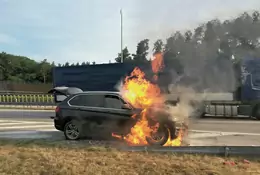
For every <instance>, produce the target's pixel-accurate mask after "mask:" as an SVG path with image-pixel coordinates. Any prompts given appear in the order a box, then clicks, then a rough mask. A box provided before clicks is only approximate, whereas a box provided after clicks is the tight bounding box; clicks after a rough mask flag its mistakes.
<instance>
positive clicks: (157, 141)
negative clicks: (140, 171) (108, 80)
mask: <svg viewBox="0 0 260 175" xmlns="http://www.w3.org/2000/svg"><path fill="white" fill-rule="evenodd" d="M72 89H74V90H75V89H76V88H72ZM50 92H52V93H54V94H55V96H56V100H58V99H57V97H59V96H60V95H66V96H67V98H65V99H63V100H62V101H61V102H60V103H59V104H58V105H57V107H56V110H55V117H54V126H55V128H56V129H57V130H60V131H63V132H64V135H65V138H66V139H68V140H78V139H80V138H82V137H84V136H87V137H92V136H97V135H102V136H105V135H107V136H108V135H112V136H113V137H118V138H120V139H124V140H125V141H126V142H127V143H129V144H131V145H147V144H149V145H165V144H166V143H167V142H168V144H172V143H173V141H174V144H175V145H178V144H180V142H181V140H180V138H179V137H178V135H177V127H176V123H175V122H174V121H172V120H171V118H170V116H169V114H167V113H166V112H165V110H164V109H163V108H158V106H157V107H150V108H145V109H144V108H136V107H134V105H133V104H132V103H131V102H130V101H128V100H127V99H125V98H123V96H122V95H120V93H119V92H109V91H108V92H104V91H95V92H94V91H90V92H83V91H82V92H79V91H77V93H74V94H72V92H75V91H73V90H71V88H59V87H57V88H54V89H53V90H52V91H50ZM68 92H70V95H68V94H69V93H68ZM58 94H59V95H58Z"/></svg>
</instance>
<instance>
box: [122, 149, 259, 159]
mask: <svg viewBox="0 0 260 175" xmlns="http://www.w3.org/2000/svg"><path fill="white" fill-rule="evenodd" d="M119 149H120V150H122V151H131V152H161V153H175V154H176V153H181V154H207V155H210V154H211V155H219V156H225V157H228V156H248V157H257V158H258V159H259V157H260V146H180V147H146V146H129V147H121V148H119Z"/></svg>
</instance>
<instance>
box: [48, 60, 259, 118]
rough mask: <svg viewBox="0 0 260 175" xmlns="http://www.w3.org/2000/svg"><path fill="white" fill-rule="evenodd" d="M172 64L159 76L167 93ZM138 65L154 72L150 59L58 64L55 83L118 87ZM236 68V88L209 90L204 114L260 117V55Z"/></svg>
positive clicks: (87, 88) (93, 88) (98, 88)
mask: <svg viewBox="0 0 260 175" xmlns="http://www.w3.org/2000/svg"><path fill="white" fill-rule="evenodd" d="M172 65H174V64H173V63H167V62H165V68H164V70H163V72H161V73H160V74H159V78H158V85H159V87H160V88H161V89H162V92H163V93H164V95H165V96H167V95H168V94H167V93H169V92H167V89H168V86H169V85H170V84H171V83H172V80H173V77H171V76H172V72H171V71H172ZM136 66H137V67H139V68H140V69H141V70H142V71H144V72H145V73H146V75H147V77H148V79H149V76H150V75H151V77H152V76H153V73H152V70H151V63H149V62H148V63H143V64H137V63H114V64H113V63H112V64H100V65H98V64H97V65H85V66H70V67H55V68H54V69H53V87H58V86H67V87H78V88H80V89H82V90H84V91H116V90H117V89H116V85H117V84H118V82H119V80H120V79H122V78H123V77H125V76H126V75H129V74H130V73H131V72H132V71H133V69H134V68H135V67H136ZM234 72H236V75H237V85H238V86H237V88H236V90H235V91H234V92H222V93H216V92H212V93H208V95H207V98H206V99H204V101H203V102H204V103H203V104H202V105H201V106H202V107H201V108H200V109H199V110H200V113H201V114H200V116H206V115H210V116H219V117H237V116H241V117H243V116H246V117H248V116H249V117H253V118H256V119H258V120H260V59H259V58H244V59H242V60H241V62H240V63H239V64H237V67H235V66H234ZM187 79H189V78H186V80H187ZM186 80H184V82H185V81H186ZM187 81H188V83H187V84H186V85H185V86H186V87H189V83H190V84H192V81H197V80H192V79H189V80H187ZM180 82H182V81H180ZM225 86H228V85H225ZM202 89H203V87H202ZM177 96H178V94H177ZM168 100H173V101H174V100H176V98H175V97H172V95H171V94H169V98H168Z"/></svg>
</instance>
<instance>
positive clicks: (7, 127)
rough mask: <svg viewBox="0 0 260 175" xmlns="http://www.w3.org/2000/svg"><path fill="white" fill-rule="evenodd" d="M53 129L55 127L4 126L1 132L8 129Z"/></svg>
mask: <svg viewBox="0 0 260 175" xmlns="http://www.w3.org/2000/svg"><path fill="white" fill-rule="evenodd" d="M47 127H53V125H21V126H2V127H0V130H6V129H31V128H47Z"/></svg>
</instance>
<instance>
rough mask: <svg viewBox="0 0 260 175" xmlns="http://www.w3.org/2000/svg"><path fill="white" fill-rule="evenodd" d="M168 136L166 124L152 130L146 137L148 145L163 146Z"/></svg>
mask: <svg viewBox="0 0 260 175" xmlns="http://www.w3.org/2000/svg"><path fill="white" fill-rule="evenodd" d="M169 137H170V131H169V129H168V127H167V126H166V125H161V126H160V127H159V128H158V130H157V131H156V132H152V133H151V136H150V137H146V141H147V142H148V144H149V145H158V146H159V145H160V146H163V145H164V144H165V143H166V142H167V141H168V139H169Z"/></svg>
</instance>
